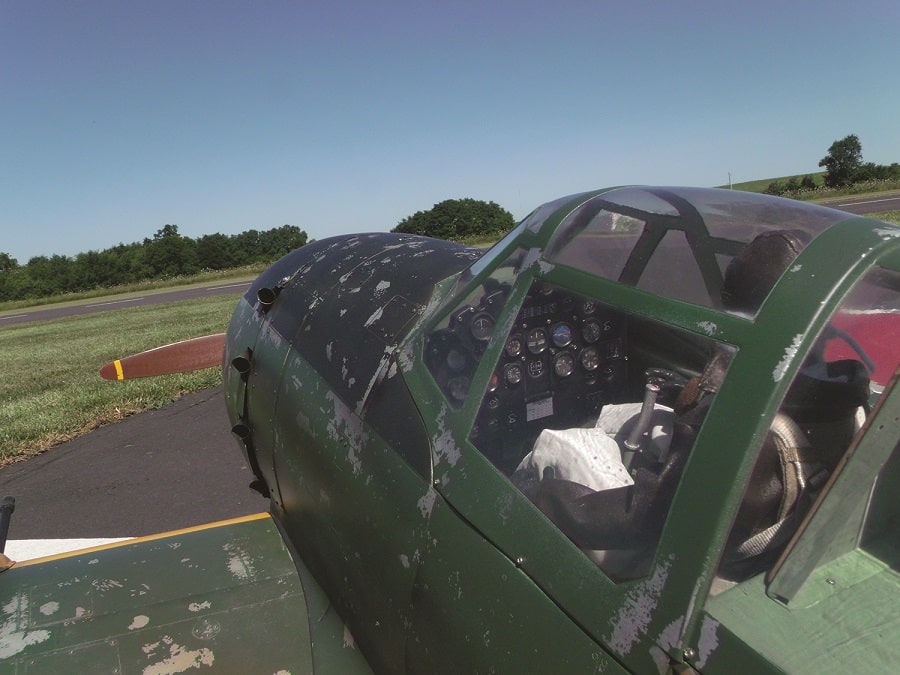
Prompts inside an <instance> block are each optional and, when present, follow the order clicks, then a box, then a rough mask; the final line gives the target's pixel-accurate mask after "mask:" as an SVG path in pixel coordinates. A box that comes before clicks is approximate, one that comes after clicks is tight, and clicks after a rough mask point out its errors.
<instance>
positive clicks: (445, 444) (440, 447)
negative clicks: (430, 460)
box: [431, 405, 462, 466]
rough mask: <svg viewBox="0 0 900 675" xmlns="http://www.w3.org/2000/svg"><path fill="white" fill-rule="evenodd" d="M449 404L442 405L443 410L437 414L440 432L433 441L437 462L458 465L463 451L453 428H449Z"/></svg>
mask: <svg viewBox="0 0 900 675" xmlns="http://www.w3.org/2000/svg"><path fill="white" fill-rule="evenodd" d="M447 412H448V409H447V406H446V405H443V406H441V411H440V413H439V414H438V416H437V426H438V433H437V436H435V437H434V438H433V439H432V441H431V444H432V447H434V455H435V463H436V464H439V463H440V462H442V461H445V462H447V463H448V464H449V465H450V466H456V465H457V463H458V462H459V460H460V459H462V452H461V451H460V449H459V446H457V445H456V441H455V440H454V438H453V430H452V429H448V428H447Z"/></svg>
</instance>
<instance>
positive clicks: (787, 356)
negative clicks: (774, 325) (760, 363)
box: [772, 333, 803, 382]
mask: <svg viewBox="0 0 900 675" xmlns="http://www.w3.org/2000/svg"><path fill="white" fill-rule="evenodd" d="M801 342H803V333H797V334H796V335H795V336H794V339H793V340H792V341H791V344H790V346H789V347H785V348H784V356H782V357H781V361H779V362H778V365H777V366H775V370H774V371H773V372H772V379H773V380H774V381H775V382H781V380H782V378H783V377H784V374H785V373H786V372H787V369H788V366H790V365H791V361H793V360H794V357H795V356H797V351H798V350H799V349H800V343H801Z"/></svg>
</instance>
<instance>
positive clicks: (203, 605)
mask: <svg viewBox="0 0 900 675" xmlns="http://www.w3.org/2000/svg"><path fill="white" fill-rule="evenodd" d="M210 607H212V603H210V601H209V600H205V601H203V602H192V603H191V604H189V605H188V610H189V611H191V612H199V611H200V610H201V609H209V608H210Z"/></svg>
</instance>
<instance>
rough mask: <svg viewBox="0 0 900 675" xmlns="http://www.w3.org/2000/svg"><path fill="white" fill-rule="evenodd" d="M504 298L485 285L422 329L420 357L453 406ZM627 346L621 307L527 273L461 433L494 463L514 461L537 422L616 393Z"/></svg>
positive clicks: (579, 410) (555, 421) (555, 420)
mask: <svg viewBox="0 0 900 675" xmlns="http://www.w3.org/2000/svg"><path fill="white" fill-rule="evenodd" d="M505 298H506V293H504V292H502V291H496V290H495V291H494V292H490V291H486V292H485V294H484V296H483V297H482V298H481V300H480V301H479V302H478V303H477V305H476V304H472V305H468V304H467V305H465V306H463V307H461V308H460V309H459V310H457V312H455V313H454V314H453V315H452V316H451V318H450V321H449V322H448V325H447V328H445V329H442V330H439V331H436V332H435V333H433V334H432V335H431V336H430V337H429V341H428V344H427V345H426V363H427V364H428V366H429V368H430V369H431V372H432V373H433V374H434V376H435V379H436V380H437V381H438V384H439V385H440V386H441V389H442V390H443V391H444V393H445V395H446V396H447V398H448V400H449V401H450V403H451V404H452V405H454V406H456V407H458V406H459V405H461V404H462V401H463V400H464V399H465V398H466V396H467V395H468V393H469V389H470V386H471V381H472V380H471V379H472V376H473V375H474V373H475V369H476V368H477V366H478V364H479V363H480V361H481V359H482V357H483V356H484V353H485V350H486V348H487V345H488V343H489V341H490V340H491V338H492V337H494V335H493V333H494V329H495V327H496V322H497V319H498V317H499V314H500V311H501V310H502V309H503V304H504V302H505ZM626 347H627V345H626V319H625V316H624V315H622V314H621V313H619V312H617V311H614V310H612V309H610V308H608V307H607V306H605V305H603V304H601V303H598V302H596V301H595V300H593V299H590V298H587V297H584V296H580V295H578V294H574V293H571V292H569V291H567V290H564V289H561V288H559V287H556V286H551V285H549V284H545V283H543V282H536V283H535V284H534V285H533V286H532V288H531V290H530V292H529V293H528V295H527V297H526V298H525V301H524V302H523V304H522V307H521V308H520V309H519V312H518V314H517V316H516V319H515V322H514V323H513V327H512V329H511V330H510V332H509V334H508V335H506V336H505V338H504V344H503V348H502V351H501V353H500V357H499V360H498V362H497V364H496V366H495V367H494V369H493V372H492V374H491V379H490V382H489V383H488V386H487V390H486V392H485V394H484V397H483V399H482V401H481V405H480V407H479V412H478V416H477V419H476V422H475V425H474V427H473V429H472V432H471V435H470V439H471V440H472V442H473V443H474V444H475V445H476V446H477V447H478V448H479V450H480V451H481V452H482V453H484V454H485V455H487V456H488V457H489V458H490V459H491V460H492V461H494V463H495V464H497V465H498V466H500V468H501V469H502V470H506V469H509V467H511V468H515V465H516V464H517V463H518V461H519V460H520V459H521V457H522V455H523V454H524V453H523V448H526V447H527V448H530V447H531V445H532V443H533V441H534V439H535V438H536V437H537V435H538V434H539V433H540V432H541V430H543V429H545V428H565V427H572V426H580V425H582V424H584V423H585V422H586V421H587V420H589V419H590V418H592V417H595V416H596V415H597V414H598V412H599V410H600V408H601V407H602V406H603V404H604V403H609V402H612V401H615V400H616V398H617V396H618V395H621V392H622V391H623V390H624V387H625V383H626V381H627V360H628V359H627V349H626Z"/></svg>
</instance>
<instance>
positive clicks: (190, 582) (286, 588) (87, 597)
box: [0, 514, 371, 673]
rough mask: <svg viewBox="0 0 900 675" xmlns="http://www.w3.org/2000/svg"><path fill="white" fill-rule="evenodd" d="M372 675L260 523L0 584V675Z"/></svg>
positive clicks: (47, 563)
mask: <svg viewBox="0 0 900 675" xmlns="http://www.w3.org/2000/svg"><path fill="white" fill-rule="evenodd" d="M194 669H198V670H199V672H205V671H209V672H217V671H218V672H230V673H233V672H241V673H301V672H302V673H312V672H341V673H355V672H371V670H370V668H369V666H368V665H367V664H366V662H365V659H364V658H363V656H362V654H361V653H360V652H359V650H358V649H357V648H356V647H355V645H354V643H353V639H352V637H351V636H350V633H349V631H347V630H346V628H345V627H344V624H343V623H342V621H341V619H340V618H339V617H338V615H337V613H336V611H335V610H334V608H333V607H331V605H330V603H329V601H328V598H327V597H326V595H325V594H324V592H323V591H322V590H321V588H320V587H319V586H318V584H317V583H316V582H315V580H314V579H313V578H312V576H311V575H310V573H309V572H308V570H307V569H306V568H305V566H304V565H303V563H302V561H300V560H299V558H298V559H297V560H295V559H294V558H293V557H292V555H291V552H290V551H289V550H288V548H287V547H286V546H285V544H284V541H283V539H282V537H281V534H280V532H279V530H278V527H277V525H276V524H275V522H274V521H273V520H272V518H271V517H270V516H269V515H268V514H258V515H256V516H249V517H246V518H239V519H235V520H229V521H223V522H220V523H215V524H212V525H207V526H202V527H197V528H191V529H188V530H179V531H175V532H169V533H165V534H161V535H155V536H151V537H142V538H140V539H133V540H129V541H127V542H120V543H117V544H112V545H109V546H105V547H98V548H95V549H85V550H83V551H75V552H73V553H70V554H65V555H60V556H53V557H47V558H42V559H38V560H34V561H27V562H24V563H19V564H17V565H15V566H14V567H12V568H11V569H9V570H7V571H5V572H3V573H2V574H0V672H17V673H22V672H42V673H49V672H70V673H71V672H92V673H101V672H104V673H105V672H109V673H113V672H114V673H177V672H184V671H186V670H190V672H194Z"/></svg>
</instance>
